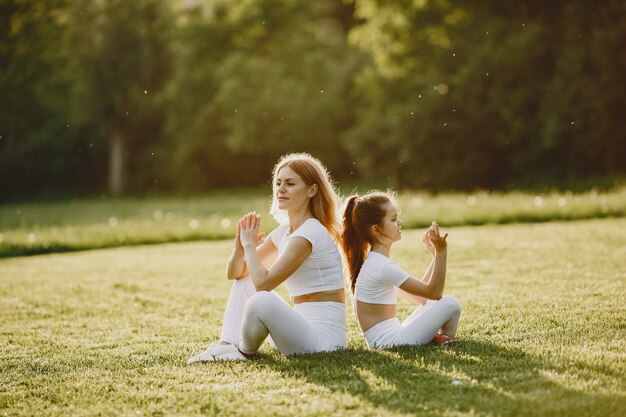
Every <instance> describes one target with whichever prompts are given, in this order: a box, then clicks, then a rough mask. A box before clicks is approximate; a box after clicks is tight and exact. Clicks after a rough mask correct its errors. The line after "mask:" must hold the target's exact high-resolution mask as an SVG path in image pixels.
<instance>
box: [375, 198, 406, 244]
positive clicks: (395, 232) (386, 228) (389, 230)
mask: <svg viewBox="0 0 626 417" xmlns="http://www.w3.org/2000/svg"><path fill="white" fill-rule="evenodd" d="M385 213H386V214H385V217H384V218H383V220H382V222H381V224H380V225H378V231H379V233H380V235H381V236H379V238H381V239H384V238H387V239H391V241H392V242H397V241H399V240H400V239H402V230H401V226H402V222H401V221H400V218H399V217H398V209H397V208H396V205H395V204H393V203H392V202H389V203H387V204H385Z"/></svg>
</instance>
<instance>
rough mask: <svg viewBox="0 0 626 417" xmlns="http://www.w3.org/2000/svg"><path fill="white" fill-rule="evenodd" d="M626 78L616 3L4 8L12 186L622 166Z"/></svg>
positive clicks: (39, 191)
mask: <svg viewBox="0 0 626 417" xmlns="http://www.w3.org/2000/svg"><path fill="white" fill-rule="evenodd" d="M624 74H626V3H624V2H623V1H616V0H607V1H604V2H599V3H596V2H588V1H563V0H555V1H552V2H547V3H546V2H544V1H539V0H530V1H525V2H518V3H510V2H508V3H507V2H499V1H494V0H486V1H469V2H460V3H459V2H448V1H423V2H415V1H401V0H396V1H387V2H380V1H375V0H355V1H351V2H350V1H342V0H322V1H318V2H296V1H288V0H245V1H238V2H231V1H204V2H201V1H198V2H190V1H180V2H178V3H176V2H167V1H162V0H136V1H132V2H128V1H123V0H102V1H97V2H94V1H87V0H84V1H70V0H48V1H45V2H39V1H35V0H23V1H22V0H11V1H9V0H0V109H1V112H0V178H1V180H0V195H2V199H3V200H6V199H10V198H24V197H31V196H42V195H51V196H54V195H85V194H94V193H102V192H106V191H108V192H109V193H111V194H120V193H128V192H130V193H138V192H139V193H140V192H146V191H153V190H156V191H165V192H171V191H176V192H180V191H183V192H187V191H190V192H199V191H203V190H207V189H210V188H213V187H222V186H254V185H258V184H263V183H265V182H266V181H267V178H268V172H269V170H270V169H271V166H272V164H273V162H274V161H275V160H276V158H277V157H278V156H279V155H281V154H283V153H286V152H290V151H307V152H311V153H313V154H315V155H316V156H318V157H319V158H321V159H322V160H323V161H324V162H326V164H327V165H328V167H329V168H330V169H331V171H332V173H333V174H334V176H335V177H336V178H338V179H357V180H358V179H366V180H385V181H389V183H390V184H391V185H394V186H397V187H421V188H428V189H434V190H437V189H473V188H477V187H483V188H485V187H486V188H491V187H498V188H502V187H511V186H517V185H531V184H534V183H546V182H547V183H556V184H558V183H562V182H564V181H575V180H585V179H588V178H594V177H611V176H613V177H623V175H624V174H625V173H626V138H625V137H624V136H625V133H624V132H625V131H624V128H623V125H622V119H623V118H624V116H623V115H624V114H625V113H626V76H625V75H624Z"/></svg>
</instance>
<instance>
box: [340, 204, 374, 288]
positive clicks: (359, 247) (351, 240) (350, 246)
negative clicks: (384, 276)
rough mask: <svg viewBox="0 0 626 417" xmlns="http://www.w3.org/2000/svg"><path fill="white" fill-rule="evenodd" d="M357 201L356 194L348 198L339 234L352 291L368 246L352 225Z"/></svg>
mask: <svg viewBox="0 0 626 417" xmlns="http://www.w3.org/2000/svg"><path fill="white" fill-rule="evenodd" d="M358 201H359V197H358V196H356V195H353V196H351V197H349V198H348V200H347V203H346V208H345V210H344V212H343V229H342V232H341V236H340V241H341V248H342V249H343V253H344V254H345V256H346V261H347V263H348V272H349V274H350V288H351V289H352V293H354V287H355V285H356V279H357V277H358V275H359V272H360V271H361V267H362V266H363V262H365V256H366V255H367V248H368V242H367V240H366V239H365V238H364V236H360V233H359V232H358V230H357V229H356V228H355V225H354V212H355V207H356V205H357V203H358Z"/></svg>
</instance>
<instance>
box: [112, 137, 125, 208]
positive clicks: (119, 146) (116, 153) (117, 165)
mask: <svg viewBox="0 0 626 417" xmlns="http://www.w3.org/2000/svg"><path fill="white" fill-rule="evenodd" d="M123 192H124V135H123V134H122V132H121V131H120V130H119V129H113V132H112V134H111V147H110V149H109V193H110V194H111V195H116V196H117V195H120V194H122V193H123Z"/></svg>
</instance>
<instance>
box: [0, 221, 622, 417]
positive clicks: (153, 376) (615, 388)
mask: <svg viewBox="0 0 626 417" xmlns="http://www.w3.org/2000/svg"><path fill="white" fill-rule="evenodd" d="M624 230H626V219H621V218H620V219H605V220H593V221H579V222H562V223H560V222H553V223H543V224H525V225H505V226H500V225H488V226H481V227H456V228H446V231H448V232H449V233H450V238H449V245H450V253H449V272H448V280H447V288H446V292H447V293H448V294H453V295H455V296H456V297H457V298H458V299H459V300H460V302H461V305H462V307H463V315H462V320H461V327H460V333H459V336H460V337H461V338H463V339H464V341H463V342H462V343H460V344H456V345H451V346H442V347H434V346H424V347H399V348H395V349H392V350H389V351H372V350H368V349H367V348H366V345H365V343H364V340H363V338H362V337H361V336H360V334H359V331H358V329H357V327H356V323H355V320H354V317H353V313H352V308H351V307H350V303H348V308H347V310H348V325H349V328H348V333H349V334H348V340H349V345H348V349H346V350H345V351H341V352H333V353H320V354H314V355H309V356H299V357H293V358H285V357H283V356H281V355H280V354H278V353H277V352H276V351H274V350H272V349H270V348H268V347H266V350H265V351H264V353H263V354H262V355H261V357H260V358H259V359H256V360H252V361H248V362H246V363H219V364H208V365H199V366H190V367H188V366H186V365H185V361H186V359H187V358H188V357H189V356H191V355H192V354H195V353H197V352H198V351H199V350H201V349H203V348H205V347H206V346H207V345H208V344H209V343H211V342H212V341H215V340H216V339H217V337H218V335H219V331H220V325H221V321H222V315H223V308H224V304H225V302H226V299H227V296H228V291H229V288H230V283H229V282H228V281H227V280H226V279H225V278H224V269H225V260H226V258H227V256H228V254H229V252H230V249H231V244H232V242H231V241H217V242H191V243H181V244H164V245H153V246H137V247H127V248H114V249H106V250H98V251H85V252H80V253H73V254H53V255H45V256H34V257H17V258H9V259H1V260H0V276H1V277H2V279H1V280H0V303H1V305H2V309H1V310H0V331H1V334H2V338H0V355H1V356H0V358H1V360H0V386H1V387H2V388H1V389H0V410H2V412H4V413H6V414H7V415H11V416H30V415H41V416H46V415H97V414H101V415H129V414H132V415H149V416H163V415H205V414H219V415H304V416H313V415H377V416H378V415H380V416H396V415H414V414H420V415H432V416H460V415H482V416H488V415H503V416H525V415H527V416H537V415H539V416H542V415H550V416H551V415H563V416H570V415H598V416H616V417H617V416H620V415H621V413H622V411H623V410H624V409H625V408H626V389H625V387H626V377H625V375H626V354H625V351H624V348H623V340H625V338H626V313H625V310H624V307H623V306H624V304H625V303H626V291H625V285H626V271H625V270H624V267H623V259H626V235H625V234H624V232H623V231H624ZM419 237H420V232H419V231H407V232H405V234H404V238H403V240H402V241H401V242H400V243H399V244H398V247H397V248H396V247H394V251H393V253H392V256H393V257H394V258H395V259H396V260H397V261H398V262H399V263H400V264H401V265H403V266H405V267H406V269H407V270H408V271H410V272H412V273H413V274H414V275H419V274H421V272H422V271H423V269H424V268H425V267H426V265H427V264H428V254H427V253H426V251H425V250H424V249H423V248H422V244H421V243H420V241H419ZM281 292H282V293H283V294H284V289H281ZM412 308H413V306H411V305H409V304H408V303H406V302H402V303H401V304H400V306H399V314H400V316H401V318H404V317H406V315H408V314H409V313H410V311H411V310H412Z"/></svg>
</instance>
